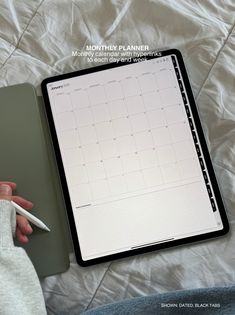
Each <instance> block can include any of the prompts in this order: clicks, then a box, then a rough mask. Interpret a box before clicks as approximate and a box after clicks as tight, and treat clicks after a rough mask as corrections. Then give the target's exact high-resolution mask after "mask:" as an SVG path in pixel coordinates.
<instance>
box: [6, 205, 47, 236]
mask: <svg viewBox="0 0 235 315" xmlns="http://www.w3.org/2000/svg"><path fill="white" fill-rule="evenodd" d="M11 203H12V204H13V206H14V207H15V208H16V212H17V213H18V214H20V215H22V216H23V217H25V218H26V219H28V220H29V221H30V222H32V223H33V224H34V225H36V226H37V227H39V228H40V229H43V230H45V231H47V232H50V229H49V228H48V227H47V226H46V224H44V223H43V222H42V221H41V220H39V219H38V218H36V217H35V216H34V215H32V214H31V213H29V212H28V211H26V210H25V209H23V208H22V207H21V206H19V205H18V204H17V203H15V202H14V201H11Z"/></svg>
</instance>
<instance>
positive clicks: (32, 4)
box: [0, 0, 235, 314]
mask: <svg viewBox="0 0 235 315" xmlns="http://www.w3.org/2000/svg"><path fill="white" fill-rule="evenodd" d="M234 22H235V2H234V1H233V0H214V1H207V0H187V1H186V0H169V1H164V0H126V1H125V0H74V1H71V0H34V1H28V0H20V1H18V0H1V2H0V86H7V85H13V84H16V83H22V82H30V83H32V84H34V85H35V87H36V88H37V91H38V93H39V94H40V93H41V92H40V83H41V81H42V80H43V79H44V78H45V77H48V76H51V75H56V74H59V73H65V72H70V71H74V70H77V69H82V68H85V67H87V66H92V64H89V65H88V64H87V59H86V58H82V57H73V56H72V50H83V49H84V47H85V45H87V44H110V45H111V44H118V45H129V44H131V45H143V44H145V45H149V46H150V48H151V49H153V50H154V49H157V48H162V47H170V48H178V49H180V50H181V52H182V53H183V56H184V60H185V63H186V67H187V70H188V74H189V77H190V80H191V84H192V88H193V92H194V95H195V98H196V103H197V106H198V110H199V113H200V116H201V120H202V124H203V128H204V131H205V135H206V139H207V142H208V146H209V150H210V153H211V157H212V160H213V164H214V167H215V171H216V174H217V177H218V181H219V184H220V186H221V190H222V194H223V197H224V201H225V205H226V208H227V214H228V217H229V220H230V227H231V232H230V234H229V235H228V236H226V237H224V238H220V239H218V240H214V241H207V242H203V243H201V244H196V245H191V246H185V247H181V248H175V249H170V250H165V251H160V252H155V253H151V254H146V255H142V256H137V257H134V258H129V259H125V260H122V261H115V262H112V263H106V264H101V265H98V266H95V267H89V268H81V267H79V266H78V265H77V264H76V262H75V258H74V256H73V255H72V254H71V257H70V259H71V266H70V269H69V270H68V271H67V272H66V273H64V274H61V275H57V276H53V277H49V278H47V279H46V280H44V281H43V290H44V294H45V299H46V302H47V307H48V313H49V314H60V313H65V314H79V313H80V312H81V311H83V310H85V309H88V308H92V307H95V306H97V305H101V304H105V303H110V302H112V301H117V300H121V299H124V298H130V297H135V296H140V295H148V294H153V293H160V292H166V291H171V290H177V289H190V288H198V287H213V286H225V285H229V284H232V283H233V284H234V283H235V268H234V266H235V234H234V232H235V157H234V155H235V64H234V60H235V59H234V58H235V28H234ZM202 220H203V218H202Z"/></svg>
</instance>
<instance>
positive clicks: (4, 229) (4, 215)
mask: <svg viewBox="0 0 235 315" xmlns="http://www.w3.org/2000/svg"><path fill="white" fill-rule="evenodd" d="M15 229H16V213H15V208H14V206H13V205H12V204H11V202H10V201H8V200H0V247H4V248H5V247H12V246H14V243H13V236H14V234H15Z"/></svg>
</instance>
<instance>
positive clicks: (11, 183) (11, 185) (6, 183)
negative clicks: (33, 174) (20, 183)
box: [0, 181, 16, 190]
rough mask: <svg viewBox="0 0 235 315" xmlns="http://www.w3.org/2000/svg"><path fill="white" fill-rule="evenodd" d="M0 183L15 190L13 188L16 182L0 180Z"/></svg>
mask: <svg viewBox="0 0 235 315" xmlns="http://www.w3.org/2000/svg"><path fill="white" fill-rule="evenodd" d="M1 184H4V185H8V186H10V187H11V189H12V190H15V189H16V183H13V182H4V181H0V185H1Z"/></svg>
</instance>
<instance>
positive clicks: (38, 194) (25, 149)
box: [0, 83, 72, 278]
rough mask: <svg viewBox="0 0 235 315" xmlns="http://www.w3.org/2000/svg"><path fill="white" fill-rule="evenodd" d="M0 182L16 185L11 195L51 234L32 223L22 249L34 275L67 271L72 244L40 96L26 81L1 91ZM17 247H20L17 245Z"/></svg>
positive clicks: (0, 89)
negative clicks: (26, 205)
mask: <svg viewBox="0 0 235 315" xmlns="http://www.w3.org/2000/svg"><path fill="white" fill-rule="evenodd" d="M0 148H1V149H0V150H1V151H0V152H1V154H0V180H4V181H13V182H16V183H17V191H16V192H14V194H17V195H20V196H22V197H25V198H26V199H28V200H30V201H32V202H33V203H34V208H33V210H32V211H31V213H32V214H34V215H35V216H36V217H38V218H39V219H40V220H42V221H43V222H44V223H45V224H46V225H47V226H48V227H49V228H50V230H51V232H46V231H44V230H41V229H39V228H37V227H36V226H34V225H32V228H33V234H32V236H30V241H29V243H28V244H26V245H24V246H23V247H24V248H25V250H26V252H27V253H28V255H29V257H30V258H31V260H32V262H33V265H34V267H35V269H36V271H37V273H38V276H39V277H41V278H42V277H45V276H49V275H53V274H56V273H61V272H64V271H66V270H67V269H68V267H69V252H70V251H71V250H72V242H71V238H70V231H69V225H68V219H67V214H66V208H65V204H64V200H63V194H62V190H61V187H60V181H59V174H58V170H57V165H56V161H55V156H54V151H53V145H52V142H51V138H50V133H49V128H48V124H47V118H46V114H45V111H44V105H43V100H42V97H37V95H36V92H35V89H34V87H33V86H31V85H30V84H28V83H25V84H19V85H14V86H9V87H3V88H0ZM16 245H17V246H21V245H20V244H19V243H17V242H16Z"/></svg>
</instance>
